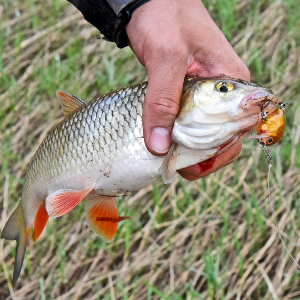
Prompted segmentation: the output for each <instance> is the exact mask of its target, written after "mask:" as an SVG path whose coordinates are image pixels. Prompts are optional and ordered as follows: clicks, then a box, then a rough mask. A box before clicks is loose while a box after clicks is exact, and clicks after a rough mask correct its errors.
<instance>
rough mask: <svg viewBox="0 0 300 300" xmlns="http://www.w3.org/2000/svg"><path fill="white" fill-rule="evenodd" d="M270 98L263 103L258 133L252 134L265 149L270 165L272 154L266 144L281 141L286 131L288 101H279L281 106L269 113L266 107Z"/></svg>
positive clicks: (252, 137) (269, 144)
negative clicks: (285, 111) (285, 112)
mask: <svg viewBox="0 0 300 300" xmlns="http://www.w3.org/2000/svg"><path fill="white" fill-rule="evenodd" d="M269 103H270V100H266V101H265V102H263V103H262V104H261V122H260V124H259V125H258V127H257V135H254V136H251V139H257V140H258V143H259V147H261V148H262V149H263V151H264V154H265V157H266V159H267V161H268V163H269V164H270V165H272V156H271V154H270V153H269V151H268V150H267V147H266V146H271V145H274V144H276V143H277V142H279V141H280V140H281V138H282V136H283V134H284V131H285V125H286V121H285V115H284V110H285V108H286V104H287V103H286V102H281V103H279V108H278V109H276V110H275V111H274V112H272V113H270V114H268V113H267V112H266V111H265V108H266V107H267V106H268V105H269Z"/></svg>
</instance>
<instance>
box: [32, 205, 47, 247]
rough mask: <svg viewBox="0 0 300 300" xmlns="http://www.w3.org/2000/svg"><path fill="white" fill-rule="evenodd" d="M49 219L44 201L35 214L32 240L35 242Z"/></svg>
mask: <svg viewBox="0 0 300 300" xmlns="http://www.w3.org/2000/svg"><path fill="white" fill-rule="evenodd" d="M48 219H49V215H48V213H47V211H46V204H45V201H43V203H42V204H41V205H40V207H39V210H38V212H37V214H36V217H35V220H34V225H33V232H32V239H33V241H34V242H35V241H36V240H37V239H38V238H39V237H40V235H41V234H42V232H43V230H44V228H45V226H46V224H47V221H48Z"/></svg>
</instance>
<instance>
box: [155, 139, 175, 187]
mask: <svg viewBox="0 0 300 300" xmlns="http://www.w3.org/2000/svg"><path fill="white" fill-rule="evenodd" d="M175 150H176V144H175V143H174V142H173V144H172V145H171V148H170V150H169V152H168V154H167V156H166V158H165V159H164V161H163V164H162V166H161V167H160V168H159V170H158V172H159V174H160V175H161V177H162V179H163V182H164V183H165V184H167V183H171V182H172V181H173V179H174V177H175V174H176V161H177V154H176V151H175Z"/></svg>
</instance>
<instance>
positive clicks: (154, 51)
mask: <svg viewBox="0 0 300 300" xmlns="http://www.w3.org/2000/svg"><path fill="white" fill-rule="evenodd" d="M154 45H155V46H153V45H152V46H151V50H150V51H147V52H148V55H149V56H150V59H149V60H147V59H146V61H153V60H155V61H161V62H164V63H165V62H168V61H172V62H173V61H174V60H176V61H185V60H186V59H187V51H186V48H185V47H184V46H183V45H180V44H179V45H178V43H175V44H174V42H170V43H162V44H156V43H154ZM146 67H147V66H146Z"/></svg>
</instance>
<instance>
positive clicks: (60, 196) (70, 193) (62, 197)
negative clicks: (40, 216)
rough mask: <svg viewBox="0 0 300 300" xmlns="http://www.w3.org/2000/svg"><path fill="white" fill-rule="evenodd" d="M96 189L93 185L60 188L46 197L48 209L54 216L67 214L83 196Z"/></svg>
mask: <svg viewBox="0 0 300 300" xmlns="http://www.w3.org/2000/svg"><path fill="white" fill-rule="evenodd" d="M93 189H94V187H93V186H91V187H87V188H85V189H83V190H70V189H65V190H58V191H56V192H55V193H53V194H51V195H49V196H48V197H47V198H46V210H47V212H48V215H49V216H50V217H52V218H57V217H60V216H63V215H65V214H67V213H68V212H69V211H71V210H72V209H73V208H74V207H75V206H77V205H78V204H79V203H80V202H81V201H82V200H83V198H84V197H85V196H86V195H87V194H88V193H89V192H90V191H92V190H93Z"/></svg>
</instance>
